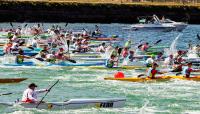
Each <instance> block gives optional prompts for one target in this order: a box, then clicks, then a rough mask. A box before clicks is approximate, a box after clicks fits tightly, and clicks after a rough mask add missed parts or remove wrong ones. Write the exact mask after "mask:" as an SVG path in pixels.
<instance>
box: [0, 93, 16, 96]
mask: <svg viewBox="0 0 200 114" xmlns="http://www.w3.org/2000/svg"><path fill="white" fill-rule="evenodd" d="M11 94H13V93H3V94H0V96H3V95H11Z"/></svg>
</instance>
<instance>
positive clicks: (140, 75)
mask: <svg viewBox="0 0 200 114" xmlns="http://www.w3.org/2000/svg"><path fill="white" fill-rule="evenodd" d="M142 76H145V74H139V75H138V76H137V77H138V78H139V77H142Z"/></svg>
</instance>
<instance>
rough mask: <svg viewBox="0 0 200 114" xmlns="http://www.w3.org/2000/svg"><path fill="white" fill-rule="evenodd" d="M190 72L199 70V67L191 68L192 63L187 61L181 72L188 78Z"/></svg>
mask: <svg viewBox="0 0 200 114" xmlns="http://www.w3.org/2000/svg"><path fill="white" fill-rule="evenodd" d="M191 72H200V69H199V70H196V69H193V68H192V63H191V62H189V63H188V64H187V66H186V67H185V68H184V69H183V71H182V74H183V75H184V76H185V77H186V78H190V74H191Z"/></svg>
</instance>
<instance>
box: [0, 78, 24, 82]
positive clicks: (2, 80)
mask: <svg viewBox="0 0 200 114" xmlns="http://www.w3.org/2000/svg"><path fill="white" fill-rule="evenodd" d="M26 79H27V78H1V79H0V83H19V82H22V81H24V80H26Z"/></svg>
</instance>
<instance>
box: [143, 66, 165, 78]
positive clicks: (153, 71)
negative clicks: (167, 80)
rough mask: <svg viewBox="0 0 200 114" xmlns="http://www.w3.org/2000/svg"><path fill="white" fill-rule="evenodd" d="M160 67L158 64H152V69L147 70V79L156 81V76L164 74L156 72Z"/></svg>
mask: <svg viewBox="0 0 200 114" xmlns="http://www.w3.org/2000/svg"><path fill="white" fill-rule="evenodd" d="M158 66H159V65H158V64H157V63H153V64H152V67H151V68H149V69H148V70H147V74H146V75H147V77H149V78H151V79H155V78H156V76H155V75H156V74H164V73H165V72H160V71H159V70H156V68H157V67H158Z"/></svg>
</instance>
